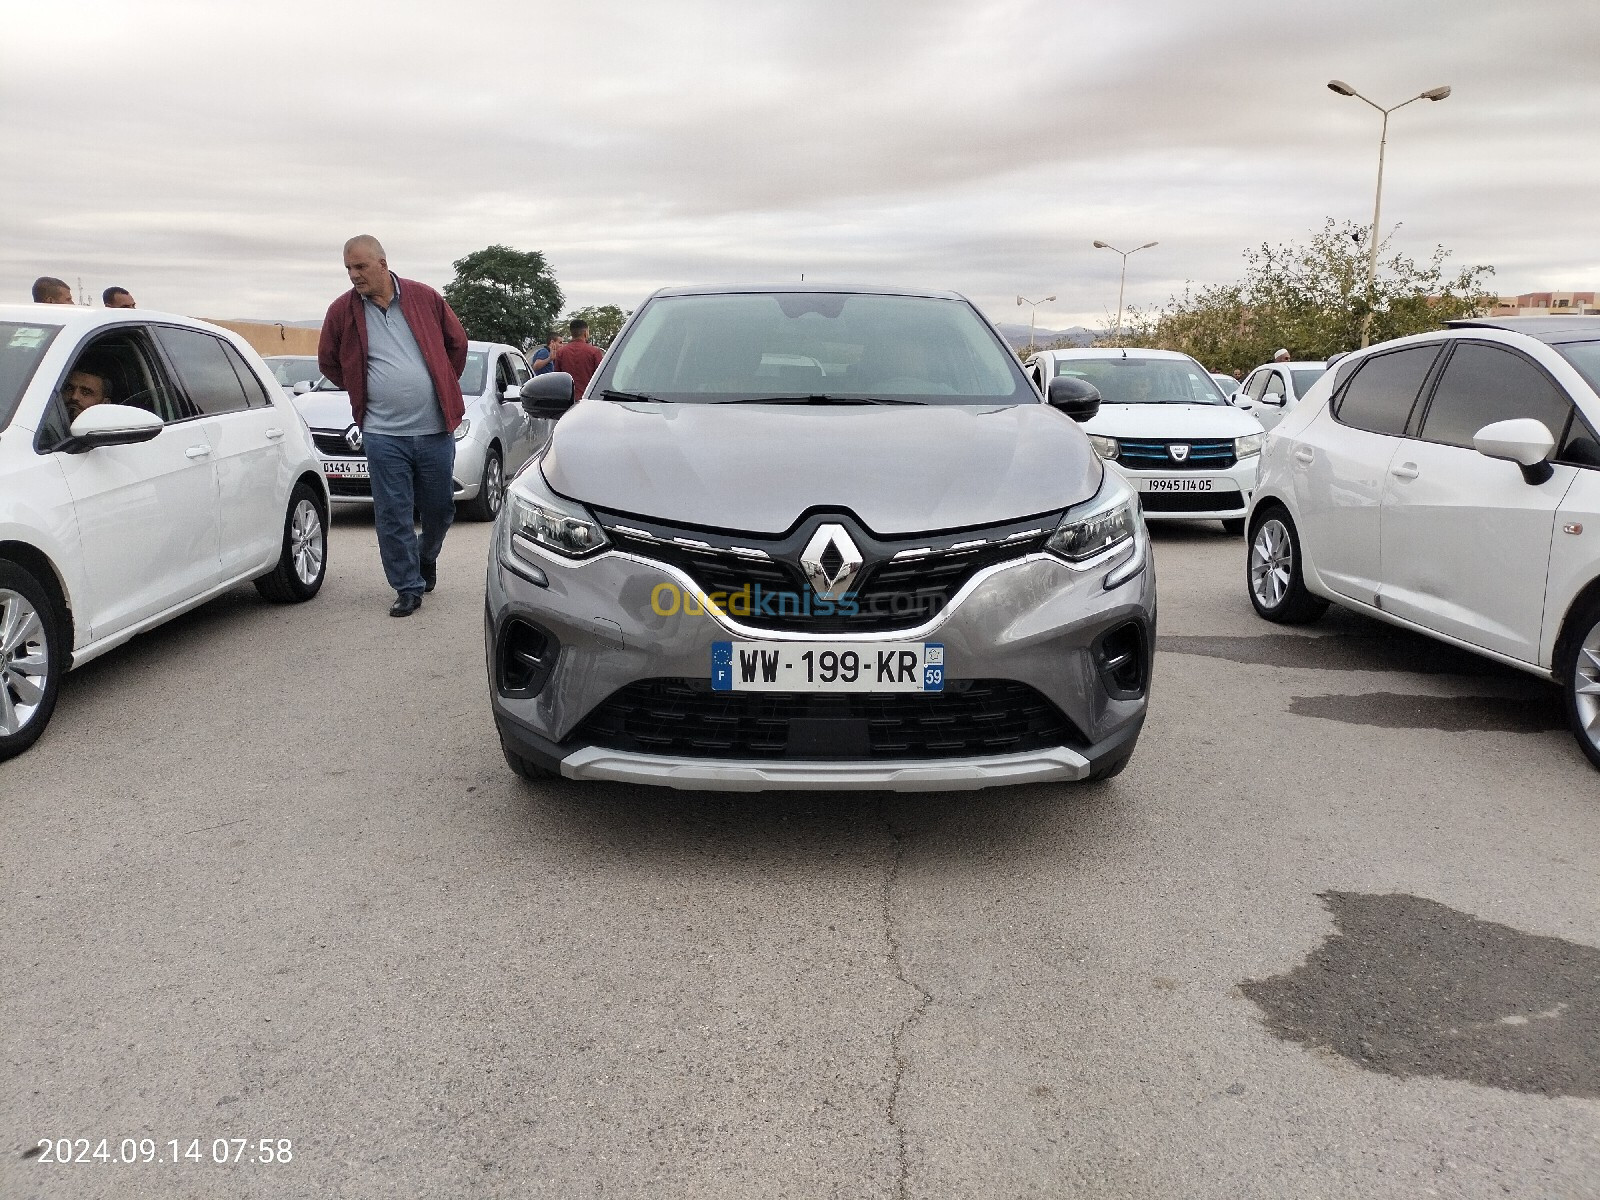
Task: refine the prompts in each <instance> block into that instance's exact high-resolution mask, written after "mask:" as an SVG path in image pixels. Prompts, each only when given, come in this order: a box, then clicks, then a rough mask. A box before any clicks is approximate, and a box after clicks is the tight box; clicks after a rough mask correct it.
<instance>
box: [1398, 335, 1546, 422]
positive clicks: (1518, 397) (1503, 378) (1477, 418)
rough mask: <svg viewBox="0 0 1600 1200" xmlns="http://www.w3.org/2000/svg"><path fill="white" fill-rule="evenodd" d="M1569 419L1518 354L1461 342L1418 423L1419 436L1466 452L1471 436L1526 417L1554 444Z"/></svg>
mask: <svg viewBox="0 0 1600 1200" xmlns="http://www.w3.org/2000/svg"><path fill="white" fill-rule="evenodd" d="M1571 413H1572V405H1571V404H1570V403H1569V402H1568V400H1567V397H1566V395H1565V394H1564V393H1563V392H1562V391H1561V390H1560V389H1559V388H1557V387H1556V386H1555V384H1553V383H1551V382H1550V380H1549V378H1548V377H1547V376H1546V375H1545V373H1544V372H1543V371H1541V370H1539V368H1538V367H1536V366H1534V365H1533V364H1532V363H1531V362H1529V361H1528V360H1527V359H1525V358H1523V357H1522V356H1521V355H1520V354H1517V353H1515V352H1513V351H1511V350H1505V349H1502V348H1501V347H1499V346H1486V345H1483V344H1482V343H1479V342H1464V343H1462V344H1461V345H1458V346H1457V347H1456V348H1455V353H1454V354H1452V355H1451V356H1450V361H1449V362H1448V363H1446V364H1445V368H1444V374H1443V375H1441V376H1440V377H1439V386H1438V387H1437V388H1436V389H1435V390H1434V393H1433V399H1432V400H1431V401H1429V403H1428V415H1427V416H1426V417H1424V418H1423V421H1422V436H1423V438H1424V439H1426V440H1427V441H1430V442H1443V443H1445V445H1447V446H1465V447H1468V448H1470V447H1471V446H1472V437H1473V435H1474V434H1476V433H1477V432H1478V430H1480V429H1482V428H1483V427H1484V426H1485V425H1492V424H1494V423H1495V422H1496V421H1510V420H1514V419H1515V418H1518V417H1531V418H1532V419H1533V420H1535V421H1539V422H1541V423H1542V424H1543V425H1544V427H1545V428H1546V429H1547V430H1549V431H1550V436H1551V437H1553V438H1554V439H1555V440H1556V441H1557V442H1558V443H1559V442H1560V441H1561V435H1562V434H1563V433H1564V432H1565V431H1566V428H1567V418H1568V417H1569V416H1570V415H1571Z"/></svg>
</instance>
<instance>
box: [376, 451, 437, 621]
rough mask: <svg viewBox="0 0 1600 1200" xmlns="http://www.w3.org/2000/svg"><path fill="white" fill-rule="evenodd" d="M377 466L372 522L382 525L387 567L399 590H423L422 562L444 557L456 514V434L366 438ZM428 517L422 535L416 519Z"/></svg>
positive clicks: (381, 544)
mask: <svg viewBox="0 0 1600 1200" xmlns="http://www.w3.org/2000/svg"><path fill="white" fill-rule="evenodd" d="M362 445H363V448H364V449H365V450H366V452H367V466H368V468H369V469H370V470H371V472H372V522H373V524H374V525H375V526H377V530H378V553H379V555H381V556H382V558H383V573H384V575H385V576H386V577H387V578H388V580H389V586H390V587H392V588H393V589H394V590H395V591H396V592H399V593H401V594H404V593H406V592H410V593H411V594H412V595H416V596H420V595H422V587H423V584H422V567H421V564H422V563H425V562H427V563H431V562H433V561H434V560H435V559H437V558H438V557H439V551H440V549H441V548H443V546H444V534H445V530H447V529H449V528H450V522H451V520H452V519H453V518H454V517H455V515H456V500H455V495H456V488H455V479H454V478H453V476H452V472H453V471H454V470H455V465H456V440H455V437H454V435H452V434H450V433H430V434H426V435H425V436H423V437H394V436H392V435H390V434H387V433H369V434H367V435H366V437H365V438H363V439H362ZM413 511H414V512H415V513H416V514H417V515H418V516H420V517H421V518H422V536H421V537H420V538H419V537H418V536H417V531H416V527H415V525H413V524H412V513H413Z"/></svg>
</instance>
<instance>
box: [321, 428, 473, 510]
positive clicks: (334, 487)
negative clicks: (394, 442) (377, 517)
mask: <svg viewBox="0 0 1600 1200" xmlns="http://www.w3.org/2000/svg"><path fill="white" fill-rule="evenodd" d="M316 432H317V433H327V432H328V431H327V430H317V431H316ZM317 459H318V463H319V466H320V467H321V469H322V479H323V482H324V483H326V484H327V485H328V498H329V499H330V500H331V501H332V502H333V503H334V504H336V505H342V506H349V507H352V508H371V507H372V482H371V477H370V476H367V475H355V476H348V475H346V476H336V475H330V474H329V473H328V464H330V463H338V462H349V461H351V460H359V461H361V462H365V461H366V457H365V456H364V455H360V454H346V455H341V456H339V457H337V458H336V457H333V456H331V455H327V454H324V453H322V451H321V450H318V451H317ZM483 460H484V447H482V446H479V445H477V444H475V443H474V442H473V440H472V439H471V438H470V437H467V438H462V439H461V440H460V441H459V442H457V443H456V463H455V467H454V478H453V479H452V480H451V482H452V484H453V485H454V495H455V499H456V501H457V502H460V501H462V500H475V499H477V496H478V492H479V491H480V490H481V488H482V487H483ZM463 480H467V481H468V482H462V481H463Z"/></svg>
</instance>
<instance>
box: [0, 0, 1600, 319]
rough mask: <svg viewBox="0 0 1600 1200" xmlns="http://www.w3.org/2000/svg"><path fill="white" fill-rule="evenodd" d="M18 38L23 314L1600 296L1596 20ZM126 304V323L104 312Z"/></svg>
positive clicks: (719, 13) (332, 11)
mask: <svg viewBox="0 0 1600 1200" xmlns="http://www.w3.org/2000/svg"><path fill="white" fill-rule="evenodd" d="M7 10H8V11H7V12H6V19H5V35H4V37H3V38H0V103H3V105H4V113H5V120H4V133H3V135H0V164H3V165H0V296H3V297H5V298H7V299H12V298H15V299H26V296H27V288H28V285H29V284H30V283H31V282H32V280H33V278H34V277H35V276H37V275H40V274H51V275H59V276H61V277H63V278H65V279H67V280H68V281H69V282H74V283H76V281H77V280H78V279H79V278H80V277H81V279H82V282H83V285H84V287H85V289H86V290H88V291H89V292H91V293H92V294H93V295H94V296H95V297H98V294H99V291H100V289H101V288H103V287H105V286H106V285H107V284H112V283H115V284H121V285H123V286H126V287H128V288H130V289H131V290H132V291H133V293H134V294H135V296H136V297H137V298H138V300H139V303H140V306H141V307H144V308H164V309H170V310H172V311H178V312H187V313H192V314H197V315H207V316H217V317H264V318H277V319H296V318H304V317H316V316H320V315H321V313H322V311H323V309H324V308H325V307H326V305H327V303H328V301H329V300H330V299H331V298H332V297H333V295H335V294H336V293H337V292H338V291H340V290H341V289H342V288H343V287H344V286H345V283H344V279H343V274H342V272H341V270H340V261H339V253H340V245H341V243H342V242H343V240H344V238H345V237H347V236H349V235H350V234H352V233H355V232H371V233H375V234H377V235H378V236H379V237H380V238H381V239H382V240H383V241H384V243H385V244H386V246H387V247H388V250H389V259H390V264H391V266H393V267H394V268H395V269H396V270H397V271H399V272H400V273H401V274H404V275H410V276H413V277H417V278H421V279H424V280H427V281H429V282H431V283H434V284H435V285H438V286H442V285H443V284H444V283H446V282H447V281H448V280H449V278H450V274H451V272H450V263H451V261H452V260H453V259H456V258H459V257H461V256H462V255H463V254H466V253H468V252H470V251H472V250H475V249H478V248H480V247H483V246H486V245H489V244H491V243H496V242H499V243H505V244H508V245H511V246H515V247H518V248H520V249H537V250H541V251H543V252H544V253H545V255H546V256H547V257H548V258H549V260H550V261H551V263H552V264H553V265H554V267H555V269H556V272H557V275H558V277H559V279H560V280H561V283H562V286H563V287H564V288H565V290H566V293H567V296H568V301H569V306H572V307H576V306H578V305H585V304H607V303H614V304H619V305H621V306H623V307H625V308H632V307H634V306H635V305H636V304H637V302H638V301H639V300H640V299H641V298H642V297H643V296H644V295H646V294H647V293H648V292H649V291H650V290H651V289H653V288H655V287H659V286H662V285H665V284H679V283H693V282H707V281H719V280H735V279H737V280H763V281H765V280H787V279H797V278H798V277H799V276H800V275H801V274H802V273H804V274H805V276H806V278H807V279H808V280H830V279H836V280H858V281H887V282H899V283H908V284H918V285H924V286H934V287H951V288H955V289H957V290H959V291H962V292H965V293H966V294H967V295H969V296H971V297H972V298H973V299H974V300H976V301H977V302H978V303H979V304H980V305H981V306H982V307H983V308H984V309H985V310H986V311H988V312H989V313H990V314H991V315H992V316H993V317H995V318H996V319H997V320H1016V319H1018V318H1019V315H1020V319H1022V320H1023V321H1025V320H1026V312H1027V310H1026V309H1019V308H1017V307H1016V304H1015V297H1016V295H1017V294H1018V293H1019V292H1020V293H1022V294H1024V295H1026V296H1028V297H1029V298H1031V299H1038V298H1040V297H1043V296H1046V295H1052V294H1053V295H1055V296H1056V297H1057V299H1056V301H1055V302H1054V303H1049V304H1044V305H1041V306H1040V308H1039V321H1040V324H1041V326H1058V327H1059V326H1065V325H1069V324H1074V323H1108V317H1107V314H1108V313H1109V312H1111V311H1112V310H1114V308H1115V306H1116V296H1117V270H1118V266H1119V260H1118V259H1117V258H1116V256H1114V255H1112V254H1110V253H1108V252H1106V251H1096V250H1093V249H1091V247H1090V243H1091V241H1092V240H1093V239H1095V238H1100V239H1103V240H1105V241H1107V242H1110V243H1112V244H1114V245H1117V246H1120V247H1122V248H1124V249H1127V248H1129V247H1132V246H1136V245H1138V244H1140V243H1141V242H1147V241H1151V240H1159V242H1160V245H1159V246H1158V247H1156V248H1155V249H1153V250H1147V251H1145V252H1143V253H1141V254H1138V255H1136V256H1135V257H1134V258H1133V259H1131V260H1130V264H1129V272H1128V299H1129V302H1130V303H1139V304H1148V303H1152V302H1159V301H1161V300H1163V299H1165V298H1166V297H1167V296H1168V295H1169V294H1170V293H1172V292H1174V291H1177V290H1181V289H1182V287H1183V284H1184V281H1185V280H1195V281H1198V282H1201V283H1209V282H1218V281H1226V280H1233V279H1236V278H1237V277H1238V276H1239V273H1240V266H1241V253H1242V251H1243V250H1244V249H1245V248H1246V247H1248V246H1251V245H1256V244H1259V243H1261V242H1262V241H1281V240H1285V239H1291V238H1296V237H1300V236H1303V235H1304V234H1306V233H1307V232H1308V231H1309V230H1311V229H1313V228H1314V227H1316V226H1318V225H1320V224H1321V221H1322V219H1323V218H1324V217H1325V216H1333V217H1336V218H1340V219H1345V218H1349V219H1353V220H1357V221H1362V222H1365V221H1369V220H1370V219H1371V204H1372V191H1373V184H1374V176H1375V172H1376V157H1377V146H1378V132H1379V117H1378V114H1377V113H1376V112H1374V111H1373V110H1372V109H1370V108H1367V107H1366V106H1365V105H1363V104H1361V103H1360V102H1359V101H1357V100H1353V99H1345V98H1341V97H1338V96H1335V95H1334V94H1333V93H1332V92H1329V91H1328V90H1327V88H1326V86H1325V85H1326V82H1327V80H1328V79H1330V78H1333V77H1338V78H1342V79H1345V80H1347V81H1349V82H1350V83H1351V84H1352V85H1353V86H1355V87H1356V88H1358V89H1359V90H1361V91H1362V92H1364V93H1365V94H1367V95H1369V96H1371V97H1372V98H1373V99H1374V100H1376V101H1378V102H1379V103H1381V104H1384V105H1391V104H1397V103H1399V102H1400V101H1401V100H1404V99H1406V98H1407V97H1409V96H1413V95H1416V94H1417V93H1418V92H1420V91H1422V90H1423V89H1425V88H1430V87H1433V86H1436V85H1438V84H1446V83H1448V84H1450V85H1451V86H1452V87H1453V88H1454V94H1453V95H1452V96H1451V97H1450V98H1449V99H1448V100H1445V101H1443V102H1441V103H1438V104H1433V103H1428V102H1426V101H1424V102H1420V103H1418V104H1414V105H1412V106H1410V107H1409V108H1406V109H1405V110H1404V111H1402V112H1400V113H1397V114H1396V115H1395V116H1394V118H1393V120H1392V123H1391V129H1390V138H1389V157H1388V168H1387V172H1386V178H1385V186H1384V225H1385V226H1388V225H1390V224H1391V223H1393V222H1398V223H1399V232H1398V235H1397V247H1398V248H1400V249H1403V250H1406V251H1409V252H1411V253H1414V254H1419V255H1421V254H1426V253H1427V252H1428V251H1429V250H1430V249H1431V247H1432V246H1433V245H1434V244H1435V243H1439V242H1442V243H1443V244H1445V245H1446V246H1447V247H1449V248H1450V249H1452V250H1453V251H1454V252H1455V256H1456V259H1457V260H1459V261H1463V262H1471V263H1478V262H1481V263H1489V264H1492V265H1494V266H1495V268H1496V275H1495V277H1494V282H1493V284H1492V286H1494V287H1495V288H1497V289H1498V290H1500V291H1503V292H1516V291H1526V290H1531V289H1534V288H1584V289H1591V288H1600V69H1597V66H1596V64H1597V63H1600V4H1594V3H1590V2H1589V0H1574V2H1570V3H1543V4H1509V3H1500V2H1496V0H1449V2H1444V3H1434V2H1431V0H1381V2H1379V3H1366V2H1365V0H1362V2H1339V0H1333V2H1330V3H1319V4H1312V3H1300V2H1298V0H1295V2H1292V3H1286V2H1284V0H1262V2H1257V0H1235V2H1228V0H1216V2H1212V3H1194V2H1192V0H1144V2H1142V3H1140V4H1137V5H1134V4H1112V3H1105V2H1104V0H1101V2H1098V3H1073V2H1069V0H1056V2H1055V3H1046V2H1042V0H755V2H752V0H591V2H590V3H578V2H573V0H567V2H563V3H545V2H544V0H525V2H509V0H508V2H503V3H491V2H487V0H477V2H467V0H454V2H452V3H441V2H438V0H434V2H430V3H409V2H404V0H386V2H384V3H377V2H376V0H320V2H319V3H298V2H282V3H277V2H275V3H271V4H265V3H253V4H245V3H239V2H235V0H200V2H193V3H182V2H162V0H105V2H90V0H82V2H80V0H50V2H49V3H37V4H31V5H23V4H13V5H8V6H7ZM95 302H96V303H98V299H96V301H95Z"/></svg>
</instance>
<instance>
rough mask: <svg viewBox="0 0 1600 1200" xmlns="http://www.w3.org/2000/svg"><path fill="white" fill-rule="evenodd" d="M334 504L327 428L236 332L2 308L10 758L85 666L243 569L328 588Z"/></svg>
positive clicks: (140, 317)
mask: <svg viewBox="0 0 1600 1200" xmlns="http://www.w3.org/2000/svg"><path fill="white" fill-rule="evenodd" d="M327 517H328V492H327V488H326V486H325V485H324V483H323V481H322V472H321V470H320V468H319V464H318V460H317V453H316V450H315V449H314V448H313V447H312V445H311V434H310V431H309V430H308V429H307V428H306V426H305V423H304V422H303V421H301V419H300V417H299V416H298V414H297V413H296V412H295V409H294V406H293V404H292V403H291V401H290V399H289V397H288V396H286V395H284V393H283V390H282V388H281V387H280V386H279V384H278V381H277V380H276V379H275V378H274V377H273V374H272V372H271V370H270V369H269V368H268V367H267V365H266V364H265V363H264V362H262V361H261V358H260V356H259V355H257V354H256V352H255V351H254V350H252V349H250V347H249V345H248V344H247V343H246V342H245V341H244V340H243V339H242V338H240V337H238V336H237V335H236V334H232V333H229V332H228V331H227V330H225V329H220V328H218V327H216V326H214V325H208V324H206V323H204V322H202V321H195V320H192V319H190V318H188V317H177V316H169V315H166V314H163V313H155V312H149V311H146V310H144V309H109V310H108V309H99V308H97V309H87V308H77V307H72V306H67V305H45V304H18V305H0V759H4V758H9V757H11V756H12V755H14V754H18V753H20V752H21V751H23V750H25V749H27V748H28V747H29V746H30V745H32V744H33V742H34V741H35V740H36V739H37V738H38V737H39V735H40V734H41V733H42V732H43V730H44V727H45V724H46V722H48V721H49V719H50V714H51V712H52V710H53V709H54V707H55V702H56V695H57V691H58V689H59V687H60V684H61V677H62V675H63V674H64V673H65V672H66V671H67V669H68V668H69V667H76V666H80V665H82V664H83V663H85V662H88V661H89V660H90V659H92V658H95V657H96V656H98V655H100V654H103V653H104V652H105V651H107V650H110V649H112V648H114V647H116V646H119V645H121V644H122V643H123V642H125V641H127V640H128V639H129V638H131V637H133V636H134V635H135V634H138V633H141V632H143V631H144V630H146V629H149V628H151V627H152V626H154V625H158V624H160V623H161V622H163V621H166V620H168V619H169V618H171V617H174V616H176V615H177V614H179V613H181V612H184V611H186V610H188V609H190V608H193V607H195V606H196V605H198V604H201V603H203V602H205V601H206V600H209V599H210V598H211V597H213V596H216V595H218V594H220V593H221V592H224V591H226V590H227V589H229V588H231V587H233V586H235V585H236V584H239V583H243V582H246V581H250V580H253V581H254V582H255V585H256V587H257V588H258V589H259V590H260V591H261V593H262V594H263V595H264V596H266V597H268V598H269V599H272V600H278V601H300V600H309V599H310V598H311V597H312V596H314V595H316V594H317V591H318V589H319V588H321V586H322V579H323V574H324V572H325V571H326V569H327V554H326V551H327V543H326V528H327Z"/></svg>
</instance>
